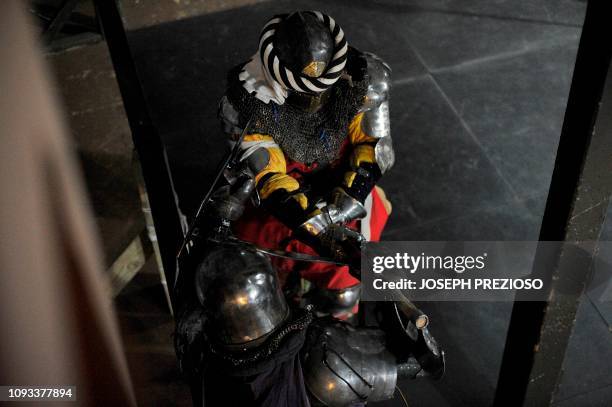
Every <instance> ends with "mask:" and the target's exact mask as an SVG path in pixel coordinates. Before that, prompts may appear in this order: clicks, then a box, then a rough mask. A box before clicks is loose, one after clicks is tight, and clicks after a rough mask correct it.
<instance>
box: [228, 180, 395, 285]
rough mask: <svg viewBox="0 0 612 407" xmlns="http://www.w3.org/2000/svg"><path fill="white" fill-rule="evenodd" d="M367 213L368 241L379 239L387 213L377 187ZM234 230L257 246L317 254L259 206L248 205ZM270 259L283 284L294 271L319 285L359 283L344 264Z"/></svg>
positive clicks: (356, 225)
mask: <svg viewBox="0 0 612 407" xmlns="http://www.w3.org/2000/svg"><path fill="white" fill-rule="evenodd" d="M370 214H371V217H370V235H371V238H370V240H371V241H378V240H379V239H380V235H381V234H382V231H383V228H384V227H385V223H386V222H387V218H388V217H389V216H388V214H387V212H386V210H385V207H384V205H383V203H382V200H381V199H380V197H379V196H378V192H377V191H376V189H373V190H372V209H371V212H370ZM349 226H350V227H351V228H352V229H355V230H359V227H358V226H359V224H358V222H357V221H354V222H352V223H351V224H349ZM234 233H235V234H236V236H237V237H239V238H240V239H242V240H245V241H248V242H252V243H254V244H256V245H257V246H260V247H264V248H268V249H280V250H286V251H290V252H300V253H307V254H312V255H317V253H316V252H315V251H314V250H313V249H312V248H311V247H310V246H308V245H306V244H304V243H302V242H300V241H298V240H297V239H294V238H292V235H293V232H292V231H291V229H289V228H288V227H287V226H285V225H284V224H282V223H281V222H280V221H278V220H277V219H276V218H275V217H274V216H272V215H271V214H269V213H268V212H266V211H265V210H264V209H261V208H255V207H253V206H249V207H248V208H247V210H246V211H245V213H244V215H243V216H242V218H241V219H240V220H239V221H238V222H236V223H235V229H234ZM272 262H273V264H274V265H275V267H276V269H277V270H278V274H279V279H280V281H281V284H283V285H284V283H285V281H286V279H287V277H288V275H289V273H290V272H291V271H293V270H297V271H299V273H300V275H301V277H302V278H304V279H307V280H309V281H311V282H312V283H314V284H316V285H317V286H318V287H321V288H327V289H342V288H347V287H351V286H354V285H355V284H357V283H359V280H357V279H356V278H355V277H353V276H351V275H350V274H349V270H348V267H347V266H335V265H333V264H325V263H315V262H303V261H302V262H297V261H294V260H288V259H282V258H278V257H273V258H272Z"/></svg>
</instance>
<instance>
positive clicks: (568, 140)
mask: <svg viewBox="0 0 612 407" xmlns="http://www.w3.org/2000/svg"><path fill="white" fill-rule="evenodd" d="M606 3H607V2H606V1H603V0H602V1H600V0H593V1H590V2H589V3H588V5H587V12H586V17H585V22H584V26H583V30H582V36H581V39H580V45H579V48H578V53H577V57H576V65H575V68H574V75H573V80H572V85H571V90H570V94H569V99H568V104H567V108H566V113H565V119H564V123H563V129H562V132H561V137H560V140H559V147H558V151H557V156H556V160H555V168H554V172H553V176H552V180H551V185H550V190H549V194H548V199H547V202H546V210H545V213H544V218H543V221H542V226H541V229H540V237H539V240H540V241H558V242H565V243H570V242H582V244H581V245H580V249H579V250H577V249H576V246H570V245H567V244H559V246H558V250H557V251H556V253H555V254H554V256H553V257H552V258H551V257H547V256H546V255H545V254H544V250H539V249H538V251H537V253H536V259H535V263H534V264H535V267H540V270H539V271H536V269H535V267H534V273H538V274H541V270H542V269H541V268H542V267H544V268H545V269H546V276H545V277H546V278H547V279H548V281H549V282H550V283H551V288H550V290H551V291H550V296H549V297H548V298H549V301H546V302H518V301H517V302H515V304H514V308H513V311H512V317H511V320H510V326H509V330H508V335H507V339H506V348H505V350H504V356H503V360H502V366H501V370H500V374H499V381H498V385H497V392H496V395H495V405H496V406H507V405H511V406H519V405H528V406H544V405H550V404H551V403H552V401H553V400H554V396H555V392H556V390H557V384H558V381H559V379H560V376H561V373H562V367H563V361H564V359H565V352H566V348H567V344H568V341H569V338H570V336H571V333H572V330H573V326H574V322H575V316H576V311H577V309H578V305H579V301H580V298H581V295H582V294H583V293H584V290H585V286H586V284H587V282H588V279H589V277H590V273H591V272H590V269H591V263H592V259H593V256H594V254H595V251H596V243H595V242H596V241H597V240H598V239H599V235H600V232H601V229H602V226H603V223H604V220H605V215H606V212H607V208H608V204H609V200H610V195H611V194H612V160H611V159H610V157H612V120H611V117H610V112H611V111H612V110H611V109H612V78H611V77H610V76H611V75H610V74H611V72H610V61H611V58H612V42H611V41H610V39H611V38H612V24H610V15H612V14H611V13H610V7H609V4H606ZM519 300H520V298H519ZM585 346H588V345H586V344H585Z"/></svg>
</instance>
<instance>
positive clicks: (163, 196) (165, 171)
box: [94, 0, 183, 301]
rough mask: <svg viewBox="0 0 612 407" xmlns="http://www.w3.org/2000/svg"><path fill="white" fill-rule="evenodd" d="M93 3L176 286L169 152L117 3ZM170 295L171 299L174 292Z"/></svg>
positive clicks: (176, 230) (176, 221)
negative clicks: (147, 100) (165, 146)
mask: <svg viewBox="0 0 612 407" xmlns="http://www.w3.org/2000/svg"><path fill="white" fill-rule="evenodd" d="M94 3H95V5H96V11H97V15H98V18H99V20H100V26H101V28H102V32H103V34H104V38H105V39H106V43H107V45H108V50H109V53H110V56H111V59H112V62H113V66H114V68H115V73H116V75H117V82H118V84H119V90H120V91H121V97H122V99H123V105H124V108H125V112H126V114H127V119H128V122H129V125H130V129H131V131H132V139H133V141H134V147H135V148H136V151H137V152H138V157H139V159H140V163H141V167H142V175H143V178H144V181H145V187H146V191H147V194H148V196H149V201H150V204H151V212H152V215H153V221H154V223H155V230H156V235H157V240H158V243H159V249H160V252H161V258H162V263H163V269H164V271H165V273H166V278H167V280H168V281H169V282H170V283H171V284H174V281H175V277H176V273H177V264H176V257H175V256H176V252H177V250H178V247H179V244H180V243H181V241H182V238H183V230H182V228H181V220H180V215H179V209H178V206H177V203H176V200H175V195H174V188H173V185H172V178H171V175H170V169H169V165H168V160H167V157H166V151H165V149H164V146H163V144H162V141H161V139H160V137H159V134H158V132H157V129H156V128H155V126H154V125H153V121H152V120H151V116H150V114H149V111H148V108H147V104H146V100H145V96H144V93H143V90H142V87H141V85H140V81H139V78H138V72H137V71H136V66H135V64H134V60H133V58H132V54H131V52H130V47H129V44H128V41H127V36H126V34H125V30H124V28H123V22H122V20H121V15H120V13H119V9H118V7H117V3H116V2H115V1H114V0H95V1H94ZM170 295H171V297H172V291H171V292H170ZM172 300H173V301H174V300H175V299H174V298H172Z"/></svg>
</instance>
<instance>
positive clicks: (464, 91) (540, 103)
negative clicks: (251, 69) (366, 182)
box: [129, 0, 612, 406]
mask: <svg viewBox="0 0 612 407" xmlns="http://www.w3.org/2000/svg"><path fill="white" fill-rule="evenodd" d="M292 9H321V10H323V11H326V12H328V13H329V14H331V15H333V16H334V17H335V18H336V20H337V21H338V22H339V23H340V24H341V25H342V27H343V28H344V30H345V32H346V34H347V38H348V40H349V42H350V43H351V44H353V45H354V46H356V47H358V48H360V49H363V50H368V51H373V52H375V53H377V54H379V55H380V56H381V57H383V58H384V59H385V60H387V61H388V62H389V63H390V65H391V66H392V68H393V80H394V89H393V93H392V104H391V109H392V120H393V122H392V131H393V137H394V140H395V147H396V150H397V153H398V154H397V155H398V160H397V164H396V166H395V167H394V169H393V170H392V171H390V172H389V173H388V174H387V175H386V176H385V178H384V179H383V181H382V186H383V187H384V188H385V189H386V191H387V194H388V196H389V197H390V199H391V200H392V202H393V203H394V213H393V215H392V217H391V219H390V222H389V225H388V228H387V230H386V232H385V234H384V236H383V238H384V239H386V240H411V239H412V240H425V239H431V240H534V239H537V236H538V230H539V223H540V220H541V216H542V213H543V207H544V203H545V199H546V194H547V189H548V183H549V181H550V176H551V171H552V166H553V162H554V156H555V150H556V146H557V142H558V135H559V132H560V128H561V125H562V121H563V114H564V110H565V102H566V99H567V95H568V91H569V85H570V81H571V75H572V69H573V64H574V58H575V53H576V49H577V44H578V39H579V36H580V26H581V24H582V19H583V16H584V3H583V2H579V1H574V0H558V1H553V0H546V1H539V0H520V1H503V0H500V1H495V2H492V1H487V0H461V1H458V0H457V1H450V0H431V1H424V0H410V1H403V2H400V1H394V0H376V1H369V2H366V1H359V2H356V1H346V0H343V1H336V2H333V3H332V2H329V1H318V0H315V1H281V2H279V1H277V2H273V3H262V4H258V5H256V6H253V7H245V8H239V9H234V10H230V11H223V12H219V13H214V14H209V15H203V16H199V17H196V18H190V19H186V20H181V21H177V22H172V23H167V24H162V25H157V26H153V27H149V28H145V29H140V30H137V31H133V32H131V33H130V35H129V38H130V41H131V45H132V50H133V53H134V56H135V59H136V60H137V63H138V65H139V71H140V74H141V77H142V80H143V84H144V87H145V92H146V93H147V96H148V98H149V101H150V107H151V109H152V112H153V115H154V117H155V121H156V124H157V125H158V127H159V129H160V131H161V133H162V136H163V138H164V142H165V143H166V146H167V148H168V154H169V158H170V162H171V166H172V171H173V175H174V177H175V181H176V187H177V189H178V193H179V197H180V199H181V204H182V208H183V210H184V211H185V212H186V213H187V214H192V213H193V210H194V208H195V206H196V205H197V204H198V201H199V198H200V195H201V194H202V193H203V191H204V189H205V187H206V186H207V184H208V182H209V180H210V174H211V172H212V171H213V169H214V167H215V166H216V163H217V161H218V160H219V159H220V157H221V156H222V154H223V150H224V148H225V143H224V140H223V137H222V136H221V134H220V131H219V126H218V123H217V121H216V119H215V115H216V104H217V101H218V100H219V98H220V97H221V96H222V94H223V90H224V80H225V72H226V70H227V69H228V68H230V67H231V66H233V65H235V64H237V63H239V62H241V61H243V60H245V59H246V58H248V57H249V56H250V55H252V54H253V53H254V52H255V50H256V42H257V36H258V31H259V29H260V27H261V25H262V24H263V22H265V20H266V19H267V18H268V17H269V16H270V15H272V14H274V13H277V12H281V11H288V10H292ZM610 223H612V222H610ZM607 230H608V231H607V232H606V233H607V238H608V239H609V238H610V237H612V232H611V230H612V226H607ZM421 306H422V308H423V309H424V310H425V311H426V312H427V313H428V314H429V315H430V317H431V320H432V329H433V331H434V333H435V334H436V336H437V338H438V340H439V341H440V342H441V343H442V344H443V346H444V347H445V348H446V350H447V354H448V374H447V376H446V377H445V378H444V379H443V380H442V381H441V382H439V383H435V384H432V383H429V382H411V383H402V388H403V389H404V392H405V394H406V397H407V399H408V401H409V403H410V405H411V406H429V405H436V406H437V405H441V406H443V405H449V406H462V405H466V406H468V405H469V406H486V405H490V404H491V401H492V398H493V394H494V389H495V386H496V380H497V374H498V369H499V365H500V361H501V355H502V351H503V347H504V340H505V334H506V329H507V325H508V318H509V315H510V311H511V304H507V303H469V302H468V303H466V302H463V303H448V302H447V303H425V304H421ZM602 310H603V311H602ZM611 314H612V311H610V307H608V311H607V314H606V310H605V307H604V306H603V305H601V304H596V302H593V301H592V300H590V299H588V298H587V299H586V300H584V301H583V302H582V304H581V307H580V310H579V313H578V316H577V322H576V328H575V333H574V335H573V337H572V339H571V343H570V347H569V349H568V354H567V357H566V363H565V374H564V375H563V377H562V380H561V384H560V387H559V392H558V394H557V398H556V400H557V404H558V405H560V406H561V405H563V406H565V405H568V406H569V405H572V406H576V405H584V406H587V405H589V406H591V405H610V404H612V363H611V362H610V360H612V334H611V332H610V321H612V317H610V316H611ZM606 315H607V316H608V317H607V318H606ZM606 319H607V321H608V322H606ZM151 323H152V324H153V326H152V327H148V328H147V329H153V328H154V326H155V324H156V323H158V324H159V325H160V330H161V332H165V333H164V335H165V337H168V336H169V331H168V327H167V326H165V325H164V322H162V321H158V322H155V320H154V319H152V322H151ZM164 327H165V328H164ZM158 339H160V341H161V342H163V340H162V339H163V338H159V337H158ZM156 340H157V339H156ZM159 355H161V356H159V357H160V359H159V360H160V364H161V363H165V361H166V359H167V358H166V356H165V354H162V353H160V354H159ZM150 363H153V362H151V360H148V361H147V366H149V364H150ZM168 377H172V378H174V377H175V376H174V375H170V376H168ZM155 380H159V378H157V379H155ZM156 383H158V384H159V385H160V386H162V385H163V384H162V383H161V381H156ZM167 385H168V386H170V387H169V388H170V390H169V391H178V389H180V387H177V386H178V385H176V383H174V382H172V383H167ZM147 400H151V398H148V399H147ZM155 404H156V405H165V404H164V403H163V402H161V401H160V402H159V403H155ZM147 405H151V404H147ZM385 405H401V402H400V401H399V400H394V401H393V402H389V403H385Z"/></svg>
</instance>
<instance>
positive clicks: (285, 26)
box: [259, 11, 348, 94]
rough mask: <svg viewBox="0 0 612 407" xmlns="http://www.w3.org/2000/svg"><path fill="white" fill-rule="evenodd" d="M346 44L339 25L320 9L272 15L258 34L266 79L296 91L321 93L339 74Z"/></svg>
mask: <svg viewBox="0 0 612 407" xmlns="http://www.w3.org/2000/svg"><path fill="white" fill-rule="evenodd" d="M347 51H348V44H347V42H346V39H345V38H344V32H343V31H342V28H340V26H339V25H338V24H336V22H335V21H334V19H333V18H331V17H330V16H328V15H326V14H323V13H321V12H320V11H301V12H295V13H292V14H282V15H277V16H274V17H272V18H271V19H270V20H268V22H267V23H266V24H265V25H264V27H263V29H262V31H261V35H260V37H259V56H260V58H261V61H262V65H263V67H264V72H265V74H266V77H267V78H268V80H272V81H275V82H276V83H278V84H279V85H281V86H282V87H283V88H285V89H287V90H291V91H295V92H300V93H315V94H317V93H322V92H324V91H325V90H327V89H329V88H330V87H331V86H332V85H333V84H334V83H336V81H337V80H338V79H339V78H340V76H341V75H342V71H343V69H344V67H345V65H346V58H347Z"/></svg>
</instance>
